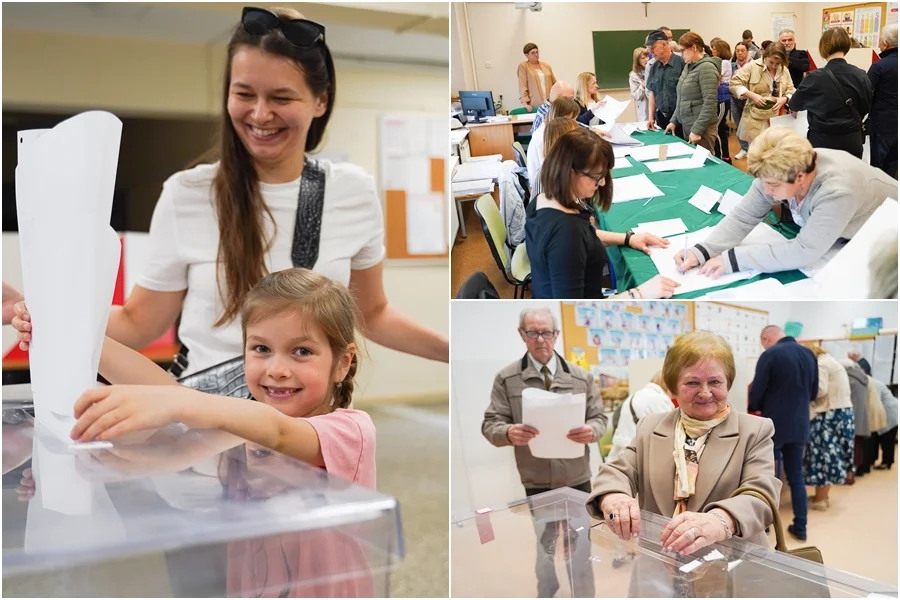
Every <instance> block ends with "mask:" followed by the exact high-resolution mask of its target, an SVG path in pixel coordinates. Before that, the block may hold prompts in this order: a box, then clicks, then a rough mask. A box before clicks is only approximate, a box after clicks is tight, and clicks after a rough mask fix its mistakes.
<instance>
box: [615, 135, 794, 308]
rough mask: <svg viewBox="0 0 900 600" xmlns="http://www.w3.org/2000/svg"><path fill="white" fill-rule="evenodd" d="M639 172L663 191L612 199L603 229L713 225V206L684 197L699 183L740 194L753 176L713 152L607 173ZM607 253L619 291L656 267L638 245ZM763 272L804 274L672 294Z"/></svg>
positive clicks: (667, 138)
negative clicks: (685, 161) (671, 222)
mask: <svg viewBox="0 0 900 600" xmlns="http://www.w3.org/2000/svg"><path fill="white" fill-rule="evenodd" d="M632 137H634V138H635V139H639V140H641V141H642V142H644V144H645V145H647V146H653V145H656V144H667V143H670V142H678V141H683V140H680V139H679V138H675V137H673V136H671V135H663V134H662V132H647V133H644V134H637V133H636V134H634V135H633V136H632ZM629 160H630V161H631V162H632V165H633V164H634V163H635V162H637V161H634V160H631V159H629ZM641 173H644V174H646V175H647V177H648V178H649V179H650V181H652V182H653V183H654V184H655V185H656V186H657V187H659V188H660V191H661V192H663V193H664V194H665V196H663V197H659V198H654V199H653V200H651V201H650V203H649V204H647V205H646V206H644V204H645V203H646V202H647V201H646V200H632V201H630V202H621V203H618V204H613V205H612V207H611V208H610V209H609V212H607V213H606V214H603V215H600V226H601V227H602V228H603V229H606V230H608V231H617V232H620V233H621V232H624V231H627V230H628V229H631V228H633V227H637V225H638V224H639V223H647V222H650V221H661V220H664V219H675V218H678V217H681V220H682V221H684V224H685V226H687V228H688V231H697V230H698V229H703V228H704V227H708V226H711V225H715V224H716V223H718V222H719V221H720V220H722V219H723V218H724V215H722V214H720V213H719V212H717V211H716V210H715V209H713V211H712V213H711V214H706V213H704V212H703V211H701V210H699V209H697V208H695V207H694V206H692V205H690V204H688V201H689V200H690V199H691V198H692V197H693V195H694V194H695V193H696V192H697V190H698V189H700V186H701V185H705V186H706V187H709V188H712V189H714V190H716V191H719V192H723V193H724V192H725V190H728V189H730V190H732V191H734V192H737V193H739V194H744V193H746V192H747V190H749V189H750V184H751V183H752V182H753V177H751V176H750V175H747V174H746V173H744V172H743V171H740V170H739V169H736V168H734V167H732V166H731V165H728V164H726V163H724V162H722V161H721V160H719V159H713V158H711V159H707V161H706V165H705V166H704V167H703V168H700V169H685V170H681V171H667V172H663V173H652V172H651V171H650V169H648V168H647V167H646V166H645V165H644V164H643V163H641V164H639V166H632V167H630V168H622V169H616V170H614V171H613V179H618V178H619V177H629V176H631V175H640V174H641ZM663 186H668V187H663ZM768 220H769V221H771V222H775V215H774V213H771V212H770V213H769V217H768ZM775 229H776V230H778V231H779V232H780V233H781V234H782V235H784V236H785V237H787V238H788V239H792V238H793V237H794V236H795V235H796V234H797V231H798V228H797V227H796V226H795V225H786V224H784V223H781V224H779V225H778V226H777V227H775ZM607 254H608V255H609V258H610V261H611V262H612V265H613V268H614V269H615V273H616V287H617V288H618V290H619V291H620V292H621V291H624V290H627V289H629V288H633V287H635V286H637V285H640V284H642V283H644V282H645V281H647V280H648V279H652V278H653V277H654V276H655V275H657V274H658V273H659V272H658V271H657V270H656V267H655V266H654V265H653V261H652V260H650V257H649V256H647V255H646V254H644V253H643V252H640V251H638V250H633V249H631V248H621V247H610V248H607ZM765 277H774V278H776V279H777V280H778V281H780V282H781V283H791V282H793V281H798V280H800V279H805V278H806V276H805V275H804V274H803V273H801V272H800V271H796V270H795V271H782V272H779V273H771V274H762V275H757V276H756V277H753V278H751V279H745V280H743V281H739V282H735V283H732V284H730V285H724V286H718V287H715V288H709V289H706V290H699V291H696V292H690V293H687V294H676V295H675V298H696V297H698V296H702V295H704V294H706V293H707V292H711V291H713V290H715V289H724V288H727V287H736V286H740V285H744V284H747V283H750V282H752V281H757V280H759V279H762V278H765Z"/></svg>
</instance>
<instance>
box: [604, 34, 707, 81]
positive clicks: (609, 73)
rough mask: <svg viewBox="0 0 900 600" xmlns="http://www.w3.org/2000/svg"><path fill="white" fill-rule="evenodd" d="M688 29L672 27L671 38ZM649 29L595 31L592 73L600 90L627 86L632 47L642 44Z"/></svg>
mask: <svg viewBox="0 0 900 600" xmlns="http://www.w3.org/2000/svg"><path fill="white" fill-rule="evenodd" d="M688 31H689V30H688V29H673V30H672V38H673V39H674V40H675V41H676V42H677V41H678V38H680V37H681V36H682V35H684V34H685V33H687V32H688ZM648 33H650V30H649V29H641V30H639V31H595V32H593V38H594V74H595V75H596V76H597V86H598V87H599V88H600V89H601V90H604V89H606V90H608V89H621V88H628V74H629V73H630V72H631V66H632V57H633V56H634V49H635V48H638V47H641V46H643V45H644V41H645V40H646V39H647V34H648Z"/></svg>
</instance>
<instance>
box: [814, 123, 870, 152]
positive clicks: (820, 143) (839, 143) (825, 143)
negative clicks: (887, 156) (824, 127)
mask: <svg viewBox="0 0 900 600" xmlns="http://www.w3.org/2000/svg"><path fill="white" fill-rule="evenodd" d="M806 138H807V139H808V140H809V143H810V144H812V145H813V148H831V149H833V150H843V151H844V152H849V153H850V154H852V155H853V156H855V157H856V158H862V155H863V137H862V132H861V131H856V132H852V133H841V134H837V135H835V134H828V133H822V132H821V131H816V130H815V129H813V128H812V127H810V128H809V131H808V132H807V134H806Z"/></svg>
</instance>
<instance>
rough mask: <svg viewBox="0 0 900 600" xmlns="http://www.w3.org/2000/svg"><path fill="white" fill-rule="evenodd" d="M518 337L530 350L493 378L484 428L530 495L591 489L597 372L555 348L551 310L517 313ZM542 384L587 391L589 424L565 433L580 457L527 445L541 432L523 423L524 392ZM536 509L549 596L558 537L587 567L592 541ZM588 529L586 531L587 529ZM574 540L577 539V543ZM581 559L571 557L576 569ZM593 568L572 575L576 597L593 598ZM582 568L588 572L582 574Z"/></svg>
mask: <svg viewBox="0 0 900 600" xmlns="http://www.w3.org/2000/svg"><path fill="white" fill-rule="evenodd" d="M519 335H520V336H521V338H522V341H523V342H525V346H526V348H527V352H526V353H525V355H524V356H522V357H521V358H520V359H518V360H516V361H515V362H513V363H512V364H510V365H508V366H506V367H504V368H503V369H502V370H501V371H500V372H499V373H497V376H496V377H495V378H494V388H493V390H492V391H491V404H490V406H489V407H488V409H487V410H486V411H485V412H484V421H483V422H482V424H481V432H482V434H484V437H486V438H487V440H488V441H489V442H490V443H491V444H493V445H495V446H513V447H514V449H515V457H516V466H517V467H518V469H519V476H520V478H521V481H522V485H523V486H524V487H525V494H526V495H527V496H529V497H530V496H534V495H535V494H540V493H542V492H548V491H550V490H554V489H558V488H562V487H571V488H575V489H577V490H581V491H583V492H590V491H591V463H590V453H589V446H588V444H592V443H594V442H596V441H597V440H599V439H600V438H601V437H602V436H603V434H604V433H605V432H606V416H605V415H604V414H603V408H602V403H601V400H600V393H599V391H598V390H597V386H596V385H595V384H594V376H593V375H591V374H590V373H589V372H587V371H585V370H584V369H582V368H581V367H579V366H577V365H574V364H572V363H570V362H568V361H567V360H565V359H564V358H563V357H562V356H560V355H559V354H558V353H557V352H556V351H555V350H554V346H555V344H556V340H557V338H558V337H559V323H558V322H557V319H556V316H555V315H554V314H553V313H552V312H551V311H550V310H549V309H548V308H526V309H525V310H523V311H522V313H521V315H520V316H519ZM525 388H538V389H542V390H548V391H550V392H554V393H559V394H585V399H586V408H585V415H584V418H585V424H584V426H583V427H579V428H577V429H573V430H572V431H570V432H569V433H568V435H567V436H566V437H567V438H568V439H569V440H570V441H571V442H572V443H573V444H582V445H584V454H583V455H582V456H581V457H579V458H559V459H558V458H536V457H534V456H532V454H531V451H530V449H529V447H528V442H530V441H531V440H532V439H533V438H534V437H535V436H537V435H541V432H540V431H538V430H537V429H535V428H534V427H530V426H529V425H526V424H523V423H522V392H523V390H525ZM539 512H540V511H537V510H536V511H535V512H534V518H535V533H536V535H537V538H538V558H537V566H536V571H537V579H538V597H541V598H551V597H553V595H554V594H555V593H556V591H557V590H558V589H559V582H558V580H557V577H556V572H555V570H554V563H553V553H554V549H555V546H556V543H557V538H558V537H559V535H560V532H562V534H563V537H564V539H565V542H564V543H563V545H564V547H565V548H567V549H569V550H568V552H569V554H572V553H574V554H575V555H576V558H577V555H578V554H579V553H580V552H582V551H583V552H586V553H587V556H586V557H585V561H584V564H587V565H589V564H590V561H589V560H587V557H589V555H590V542H589V541H588V540H586V538H585V539H583V540H582V539H575V538H577V537H578V536H577V535H576V529H577V527H575V528H573V527H572V526H571V525H572V524H571V523H569V522H568V521H558V520H555V518H549V519H542V518H541V516H540V514H539ZM585 531H586V530H585ZM582 534H584V531H583V532H582ZM573 540H574V541H573ZM577 563H578V561H577V560H574V561H573V567H574V565H575V564H577ZM589 570H590V568H589V567H588V569H587V570H586V571H585V570H584V569H581V570H578V572H576V573H573V575H572V579H573V582H572V584H573V588H574V589H573V596H576V597H590V598H593V597H594V589H593V578H592V576H591V574H590V573H589V572H588V571H589ZM581 571H584V572H581Z"/></svg>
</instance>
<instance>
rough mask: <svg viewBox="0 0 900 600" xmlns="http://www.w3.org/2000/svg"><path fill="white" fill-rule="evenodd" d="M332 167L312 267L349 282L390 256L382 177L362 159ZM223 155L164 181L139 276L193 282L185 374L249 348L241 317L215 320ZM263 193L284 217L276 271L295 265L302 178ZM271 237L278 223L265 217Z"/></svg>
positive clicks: (156, 283)
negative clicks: (214, 187)
mask: <svg viewBox="0 0 900 600" xmlns="http://www.w3.org/2000/svg"><path fill="white" fill-rule="evenodd" d="M317 162H318V164H319V166H320V167H321V168H323V169H324V171H325V201H324V204H323V208H322V229H321V237H320V241H319V256H318V259H317V260H316V264H315V265H314V267H313V270H314V271H316V272H318V273H322V274H323V275H326V276H328V277H329V278H331V279H332V280H334V281H337V282H340V283H342V284H343V285H348V284H349V282H350V271H351V270H362V269H368V268H370V267H374V266H375V265H377V264H378V263H380V262H381V261H382V260H383V259H384V219H383V218H382V210H381V203H380V201H379V199H378V194H377V193H376V191H375V181H374V179H373V178H372V176H371V175H369V174H368V173H366V172H365V171H364V170H363V169H361V168H360V167H357V166H355V165H351V164H347V163H337V164H333V163H331V162H329V161H325V160H319V161H317ZM216 169H218V163H216V164H212V165H199V166H197V167H195V168H193V169H190V170H188V171H180V172H178V173H175V174H174V175H172V177H170V178H169V179H168V180H167V181H166V182H165V184H163V191H162V195H161V196H160V198H159V202H158V203H157V205H156V208H155V209H154V211H153V219H152V221H151V223H150V254H149V258H148V260H147V262H146V264H145V267H144V271H143V273H142V274H141V276H140V277H139V278H138V280H137V284H138V285H140V286H142V287H144V288H146V289H148V290H153V291H159V292H176V291H181V290H185V289H186V290H187V294H186V295H185V298H184V308H183V310H182V315H181V325H180V327H179V329H178V335H179V337H180V338H181V341H182V342H184V344H185V345H186V346H187V347H188V350H189V354H188V363H189V365H188V368H187V369H186V370H185V372H184V373H183V375H190V374H191V373H195V372H197V371H200V370H202V369H205V368H208V367H211V366H213V365H216V364H219V363H221V362H224V361H226V360H230V359H232V358H235V357H237V356H240V355H241V354H242V353H243V348H242V345H241V324H240V319H236V320H234V321H233V322H231V323H229V324H227V325H223V326H221V327H213V324H214V323H215V322H216V321H217V320H218V319H219V317H220V316H221V315H222V313H223V311H224V309H223V304H222V301H221V298H220V297H219V293H218V288H217V285H216V257H217V253H218V248H219V229H218V223H217V219H216V212H215V206H214V205H213V199H212V192H211V189H210V187H211V184H212V179H213V177H214V176H215V173H216ZM260 190H261V192H262V196H263V200H264V201H265V203H266V205H267V206H268V208H269V210H270V211H271V212H272V216H273V217H274V219H275V223H276V224H277V233H276V236H275V240H274V243H273V244H272V247H271V248H270V249H269V252H268V254H266V257H265V262H266V268H267V269H268V271H269V272H270V273H273V272H275V271H281V270H283V269H289V268H291V267H292V266H293V264H292V263H291V246H292V242H293V238H294V222H295V219H296V213H297V202H298V198H299V194H300V179H299V178H298V179H297V180H295V181H292V182H290V183H279V184H270V183H260ZM264 223H265V231H266V236H267V238H266V239H270V238H271V235H272V223H271V221H269V219H268V218H264Z"/></svg>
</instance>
